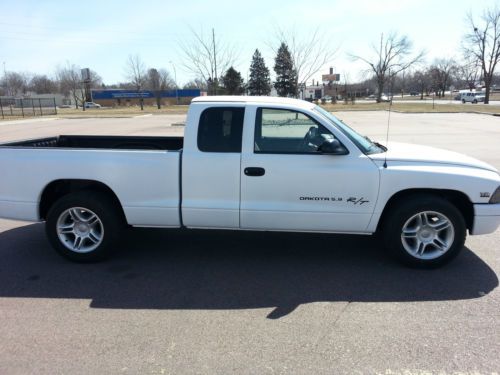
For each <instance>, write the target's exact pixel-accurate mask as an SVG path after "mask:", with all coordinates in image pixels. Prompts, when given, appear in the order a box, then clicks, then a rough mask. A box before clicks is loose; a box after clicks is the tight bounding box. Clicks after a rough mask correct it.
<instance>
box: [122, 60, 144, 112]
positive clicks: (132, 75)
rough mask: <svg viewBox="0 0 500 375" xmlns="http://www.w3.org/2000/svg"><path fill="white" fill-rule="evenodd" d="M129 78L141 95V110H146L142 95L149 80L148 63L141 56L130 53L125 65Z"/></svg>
mask: <svg viewBox="0 0 500 375" xmlns="http://www.w3.org/2000/svg"><path fill="white" fill-rule="evenodd" d="M125 71H126V74H127V79H129V80H130V83H131V84H132V85H133V86H134V89H135V90H136V91H137V94H138V95H139V103H140V104H141V111H143V110H144V98H143V97H142V90H143V88H144V86H145V84H146V82H147V71H146V65H144V63H143V62H142V60H141V57H140V56H139V55H138V54H136V55H129V56H128V59H127V64H126V67H125Z"/></svg>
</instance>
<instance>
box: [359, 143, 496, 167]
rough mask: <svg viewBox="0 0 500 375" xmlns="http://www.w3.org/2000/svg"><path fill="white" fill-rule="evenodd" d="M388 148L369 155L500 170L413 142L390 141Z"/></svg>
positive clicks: (453, 153)
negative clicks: (385, 150)
mask: <svg viewBox="0 0 500 375" xmlns="http://www.w3.org/2000/svg"><path fill="white" fill-rule="evenodd" d="M387 149H388V150H387V152H384V153H380V154H372V155H369V157H370V158H371V159H373V160H376V161H384V160H385V158H386V157H387V161H402V162H411V163H438V164H447V165H459V166H465V167H472V168H479V169H485V170H488V171H493V172H497V173H498V170H497V169H496V168H495V167H493V166H492V165H490V164H488V163H485V162H483V161H481V160H477V159H475V158H472V157H470V156H467V155H464V154H460V153H458V152H453V151H448V150H443V149H440V148H434V147H429V146H421V145H415V144H411V143H399V142H389V143H388V144H387Z"/></svg>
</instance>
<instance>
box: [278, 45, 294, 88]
mask: <svg viewBox="0 0 500 375" xmlns="http://www.w3.org/2000/svg"><path fill="white" fill-rule="evenodd" d="M274 71H275V72H276V82H274V87H275V88H276V91H278V95H279V96H285V97H295V96H297V71H296V70H295V68H294V66H293V61H292V56H291V55H290V51H289V50H288V46H287V45H286V44H285V43H281V45H280V48H279V49H278V53H277V55H276V59H275V60H274Z"/></svg>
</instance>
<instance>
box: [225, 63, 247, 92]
mask: <svg viewBox="0 0 500 375" xmlns="http://www.w3.org/2000/svg"><path fill="white" fill-rule="evenodd" d="M222 84H223V85H224V88H225V91H226V94H228V95H240V94H242V93H243V78H241V74H240V72H238V71H237V70H236V69H234V68H233V67H230V68H229V69H228V70H227V72H226V74H225V75H224V76H223V77H222Z"/></svg>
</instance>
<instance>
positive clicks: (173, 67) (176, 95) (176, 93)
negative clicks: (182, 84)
mask: <svg viewBox="0 0 500 375" xmlns="http://www.w3.org/2000/svg"><path fill="white" fill-rule="evenodd" d="M169 62H170V64H171V65H172V69H174V80H175V101H176V102H177V105H179V86H177V71H176V70H175V65H174V63H173V62H172V61H169Z"/></svg>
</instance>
